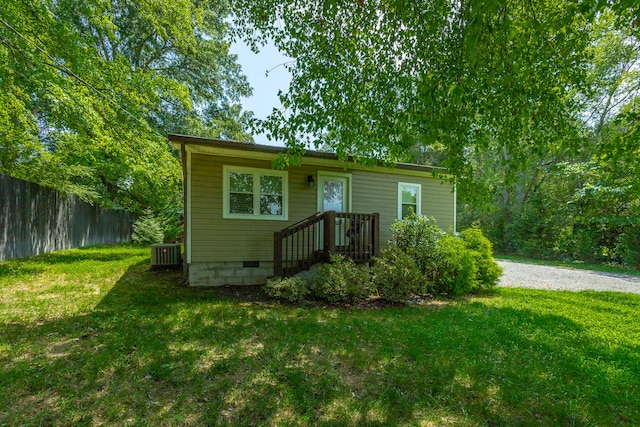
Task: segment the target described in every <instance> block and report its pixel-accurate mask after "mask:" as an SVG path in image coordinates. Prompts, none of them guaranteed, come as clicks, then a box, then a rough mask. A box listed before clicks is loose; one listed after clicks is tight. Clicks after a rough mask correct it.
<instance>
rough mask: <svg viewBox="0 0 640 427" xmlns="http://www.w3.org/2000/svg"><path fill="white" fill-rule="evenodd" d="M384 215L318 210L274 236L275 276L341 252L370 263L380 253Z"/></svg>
mask: <svg viewBox="0 0 640 427" xmlns="http://www.w3.org/2000/svg"><path fill="white" fill-rule="evenodd" d="M379 240H380V215H379V214H377V213H374V214H359V213H351V212H335V211H327V212H317V213H315V214H313V215H311V216H309V217H307V218H304V219H302V220H300V221H298V222H296V223H295V224H292V225H290V226H289V227H287V228H285V229H283V230H281V231H277V232H275V233H274V236H273V245H274V256H273V261H274V275H275V276H280V277H287V276H292V275H294V274H296V273H298V272H299V271H301V270H305V269H308V268H309V267H310V266H311V265H313V264H315V263H316V262H328V261H329V259H330V256H331V254H341V255H344V256H346V257H349V258H351V259H353V260H354V261H355V262H369V261H371V258H372V257H374V256H378V255H379V252H380V241H379Z"/></svg>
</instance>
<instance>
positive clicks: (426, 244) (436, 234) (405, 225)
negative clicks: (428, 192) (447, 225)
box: [389, 212, 446, 273]
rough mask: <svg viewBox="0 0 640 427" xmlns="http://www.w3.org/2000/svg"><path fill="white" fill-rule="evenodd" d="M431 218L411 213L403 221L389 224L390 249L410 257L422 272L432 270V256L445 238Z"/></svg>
mask: <svg viewBox="0 0 640 427" xmlns="http://www.w3.org/2000/svg"><path fill="white" fill-rule="evenodd" d="M445 235H446V233H445V232H444V231H442V230H441V229H440V228H439V227H438V226H437V225H436V224H435V220H434V219H433V218H427V217H425V216H422V215H421V216H418V215H416V214H415V213H413V212H412V213H411V215H409V216H408V217H407V218H405V219H403V220H401V221H400V220H396V221H394V222H393V224H391V240H390V242H389V246H390V247H395V248H398V249H400V250H402V251H403V252H405V253H407V254H408V255H411V256H412V257H413V258H414V259H415V261H416V264H417V265H418V268H420V270H421V271H423V272H425V273H426V272H428V271H431V270H433V267H434V262H435V260H434V254H435V251H436V250H437V247H438V242H439V241H440V239H442V237H443V236H445Z"/></svg>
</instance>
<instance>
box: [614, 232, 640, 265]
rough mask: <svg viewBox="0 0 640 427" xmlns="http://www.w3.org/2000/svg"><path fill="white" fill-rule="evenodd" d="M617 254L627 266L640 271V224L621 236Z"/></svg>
mask: <svg viewBox="0 0 640 427" xmlns="http://www.w3.org/2000/svg"><path fill="white" fill-rule="evenodd" d="M616 253H617V255H618V256H619V257H620V259H621V260H622V262H623V263H624V265H625V266H627V267H630V268H635V269H640V224H634V225H632V226H630V227H627V229H626V230H625V231H624V232H622V233H621V234H620V236H619V237H618V243H617V245H616Z"/></svg>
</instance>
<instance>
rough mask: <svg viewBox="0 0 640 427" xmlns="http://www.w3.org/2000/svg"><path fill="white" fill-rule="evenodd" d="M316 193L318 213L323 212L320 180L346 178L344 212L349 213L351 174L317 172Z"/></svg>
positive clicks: (322, 192)
mask: <svg viewBox="0 0 640 427" xmlns="http://www.w3.org/2000/svg"><path fill="white" fill-rule="evenodd" d="M317 173H318V176H317V179H318V193H317V201H318V204H317V206H318V212H323V211H324V210H323V209H324V191H323V190H324V189H323V185H322V179H324V178H332V177H334V178H346V179H347V188H346V190H347V197H346V203H347V206H346V210H345V212H351V206H352V197H351V196H352V194H353V192H352V191H351V174H350V173H344V172H331V171H321V170H319V171H318V172H317Z"/></svg>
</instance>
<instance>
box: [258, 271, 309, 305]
mask: <svg viewBox="0 0 640 427" xmlns="http://www.w3.org/2000/svg"><path fill="white" fill-rule="evenodd" d="M264 291H265V292H266V293H267V295H269V296H270V297H273V298H277V299H280V300H285V301H289V302H298V301H302V300H303V299H304V298H305V297H306V296H307V295H309V292H310V289H309V284H308V283H307V282H306V281H305V280H304V279H301V278H299V277H286V278H282V277H274V278H273V279H269V280H267V283H266V284H265V285H264Z"/></svg>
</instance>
